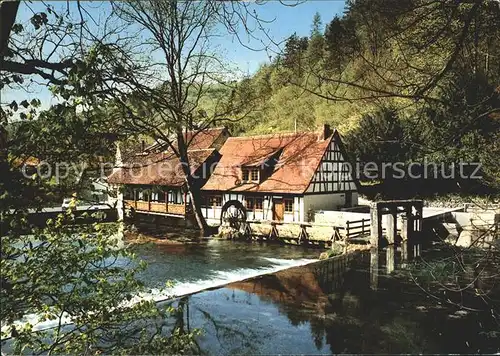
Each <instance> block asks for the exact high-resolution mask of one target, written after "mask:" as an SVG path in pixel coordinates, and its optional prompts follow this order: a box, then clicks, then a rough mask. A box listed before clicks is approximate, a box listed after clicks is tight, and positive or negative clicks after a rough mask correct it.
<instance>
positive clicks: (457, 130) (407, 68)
mask: <svg viewBox="0 0 500 356" xmlns="http://www.w3.org/2000/svg"><path fill="white" fill-rule="evenodd" d="M499 19H500V8H499V7H498V6H497V5H495V4H494V3H493V2H490V1H481V2H476V3H463V2H462V3H456V2H453V1H446V0H445V1H440V2H435V1H430V0H410V1H397V0H377V1H372V0H360V1H353V2H348V4H347V10H346V11H345V13H344V15H343V16H342V17H335V18H333V19H332V20H331V21H330V22H329V23H327V24H326V27H325V31H324V34H323V32H322V30H321V19H320V17H319V15H316V16H315V17H314V19H313V23H312V26H311V28H312V31H311V35H310V37H309V38H300V37H299V36H297V34H293V35H292V36H290V37H289V39H288V40H287V41H286V42H285V45H284V48H283V53H282V55H280V56H279V57H278V58H277V59H276V60H275V61H274V62H272V63H270V64H268V65H263V66H262V67H261V68H260V69H259V70H258V71H257V73H255V75H254V76H253V77H251V78H247V79H245V86H246V89H247V91H248V92H250V93H252V95H254V96H255V97H257V98H259V101H258V103H257V106H256V107H255V112H254V113H253V114H252V115H251V116H250V117H248V118H246V119H243V120H242V121H240V122H238V123H236V124H235V125H234V128H233V132H234V133H235V134H238V133H240V132H244V133H247V134H259V133H269V132H279V131H288V132H290V131H293V130H294V129H297V130H313V129H315V128H316V127H317V125H318V124H321V123H329V124H331V125H332V126H334V127H336V128H337V129H338V130H339V131H340V132H341V133H342V134H343V136H344V137H345V138H346V140H347V141H348V143H349V149H350V151H352V152H353V153H354V154H353V156H358V157H360V158H362V159H363V160H374V161H376V162H396V161H398V162H401V161H402V162H408V163H409V162H422V161H423V160H424V159H427V160H431V161H434V162H443V163H447V164H450V163H459V162H460V161H461V160H462V161H469V162H478V163H480V164H481V165H482V174H483V179H482V180H481V181H476V182H473V184H474V185H477V186H478V187H481V186H483V187H487V188H488V189H498V188H499V187H500V175H499V171H498V164H497V163H496V161H497V157H498V154H499V144H498V142H499V141H500V140H499V136H498V132H499V126H498V125H499V117H500V111H499V110H500V104H499V102H500V98H499V91H498V88H497V87H498V83H499V82H500V75H499V73H500V67H499V63H500V62H499V61H498V60H497V58H499V57H498V56H499V55H500V52H499V48H498V46H496V47H495V46H493V43H495V42H497V41H498V38H500V37H499V36H500V30H499V29H500V22H499ZM388 111H390V113H389V112H388ZM478 183H479V184H478ZM450 184H451V185H454V183H450V182H449V183H448V186H450ZM461 187H464V186H463V185H461ZM435 188H436V190H435V192H439V191H443V190H441V187H438V186H436V187H435ZM417 190H418V189H417Z"/></svg>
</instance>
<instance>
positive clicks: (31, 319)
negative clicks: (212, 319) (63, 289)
mask: <svg viewBox="0 0 500 356" xmlns="http://www.w3.org/2000/svg"><path fill="white" fill-rule="evenodd" d="M261 258H262V259H264V260H266V261H267V262H270V263H272V266H267V267H257V268H239V269H233V270H229V271H216V272H215V273H214V274H213V275H212V276H210V277H209V278H207V279H199V280H195V281H175V280H174V284H173V286H172V287H170V288H164V289H157V288H154V289H152V290H151V291H150V292H149V293H141V294H139V295H136V296H135V297H133V298H132V299H131V300H130V301H127V302H125V303H124V304H125V305H130V306H131V305H133V304H135V303H139V302H141V301H149V300H154V301H155V302H162V301H166V300H169V299H173V298H177V297H182V296H185V295H188V294H193V293H198V292H201V291H203V290H206V289H212V288H219V287H223V286H224V285H226V284H229V283H234V282H240V281H243V280H246V279H249V278H254V277H258V276H261V275H264V274H269V273H275V272H278V271H282V270H285V269H287V268H291V267H298V266H304V265H307V264H309V263H312V262H316V261H317V260H315V259H306V258H301V259H295V260H286V259H280V258H271V257H261ZM40 319H41V318H40V316H39V315H37V314H27V315H25V316H24V317H23V318H22V319H21V320H17V321H16V322H15V323H14V324H15V325H16V328H17V327H22V326H23V325H26V324H27V323H30V324H31V325H32V326H33V328H32V330H33V331H41V330H47V329H51V328H55V327H57V326H58V325H59V322H61V325H69V324H71V317H70V315H63V317H62V318H61V320H59V319H53V320H45V321H41V320H40ZM8 327H9V326H8V325H2V331H4V330H7V328H8Z"/></svg>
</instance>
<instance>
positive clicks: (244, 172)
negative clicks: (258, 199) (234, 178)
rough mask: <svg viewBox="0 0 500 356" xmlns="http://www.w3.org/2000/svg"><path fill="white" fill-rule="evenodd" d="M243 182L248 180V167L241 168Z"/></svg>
mask: <svg viewBox="0 0 500 356" xmlns="http://www.w3.org/2000/svg"><path fill="white" fill-rule="evenodd" d="M242 173H243V177H242V180H243V182H248V181H249V180H250V170H249V169H248V168H242Z"/></svg>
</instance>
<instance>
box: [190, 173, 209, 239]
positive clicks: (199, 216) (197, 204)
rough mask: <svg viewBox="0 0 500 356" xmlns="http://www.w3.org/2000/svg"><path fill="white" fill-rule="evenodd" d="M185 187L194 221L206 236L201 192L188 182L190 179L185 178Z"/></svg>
mask: <svg viewBox="0 0 500 356" xmlns="http://www.w3.org/2000/svg"><path fill="white" fill-rule="evenodd" d="M186 181H188V182H187V184H186V186H187V189H188V193H189V197H190V200H191V206H192V208H193V213H194V217H195V218H196V223H197V224H198V228H199V229H200V230H201V233H202V234H203V236H206V234H207V233H208V225H207V221H206V220H205V217H204V216H203V213H202V212H201V193H200V190H199V189H198V188H194V187H193V184H192V183H191V182H190V179H189V178H188V179H186Z"/></svg>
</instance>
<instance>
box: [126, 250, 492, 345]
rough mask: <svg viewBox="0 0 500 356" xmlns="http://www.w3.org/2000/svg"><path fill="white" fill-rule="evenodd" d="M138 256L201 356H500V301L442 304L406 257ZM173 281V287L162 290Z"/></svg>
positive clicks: (156, 293)
mask: <svg viewBox="0 0 500 356" xmlns="http://www.w3.org/2000/svg"><path fill="white" fill-rule="evenodd" d="M417 250H418V249H417ZM134 251H135V252H136V254H137V256H138V257H139V258H140V259H142V260H145V261H146V262H147V263H148V268H147V269H146V271H144V272H143V273H142V274H141V275H140V278H142V279H143V280H144V282H145V283H146V284H147V286H148V287H150V288H151V289H152V292H151V294H152V297H153V298H154V299H155V300H157V301H164V302H163V303H167V304H169V303H173V304H174V305H176V306H180V307H181V310H182V312H181V313H178V314H177V315H175V316H172V320H171V322H172V327H173V326H174V325H175V326H176V327H180V328H181V329H182V331H185V332H189V331H190V330H193V329H200V330H202V335H201V336H200V337H198V338H197V340H196V341H197V345H198V349H197V350H194V351H195V352H201V353H203V354H209V355H230V354H235V353H237V354H277V353H282V354H292V353H293V354H297V353H303V354H331V353H379V354H380V353H479V352H482V353H495V352H499V351H500V342H499V340H500V333H499V332H497V331H498V330H500V327H499V324H498V322H497V321H496V319H495V317H496V315H497V314H496V313H497V311H498V308H497V307H498V299H496V300H495V299H493V300H492V301H491V302H490V304H489V305H488V304H486V305H483V304H481V303H479V304H478V303H476V302H477V301H476V300H475V299H471V300H469V298H470V297H471V296H470V295H468V294H467V295H466V294H463V293H461V294H460V295H458V298H462V304H460V305H458V304H457V299H456V298H455V299H453V298H451V299H453V302H454V304H453V303H448V302H447V300H449V301H450V302H451V300H450V297H449V295H450V293H448V294H444V295H438V296H437V295H435V294H433V293H431V292H430V291H429V290H428V289H426V288H423V287H422V286H421V285H419V284H418V283H415V281H414V280H412V279H411V278H410V274H409V273H410V272H409V271H411V269H410V268H409V266H411V263H410V264H408V263H407V262H406V261H403V260H402V258H403V257H404V259H406V257H408V256H406V255H405V256H402V252H401V251H400V250H394V249H386V250H385V251H382V252H381V253H380V252H377V251H375V252H373V251H372V252H371V253H370V252H363V253H358V254H357V255H356V256H357V257H356V258H354V260H352V261H350V262H349V263H348V264H347V263H337V262H332V261H333V260H328V261H317V257H318V255H319V253H320V251H319V250H314V249H306V248H302V247H297V246H281V245H273V244H257V243H244V242H241V243H238V242H230V241H217V240H213V241H208V242H203V243H196V244H165V245H163V244H158V245H155V244H147V245H138V246H135V247H134ZM405 251H407V250H405ZM412 251H413V252H415V250H412ZM422 253H423V254H425V253H426V251H425V250H424V251H423V252H422ZM434 254H436V253H435V252H434ZM438 255H439V253H438ZM429 256H430V257H429V258H430V259H431V260H437V259H438V258H439V256H433V255H432V253H430V254H429ZM392 257H395V258H394V259H393V258H392ZM331 263H337V264H335V265H331ZM494 269H495V271H496V272H495V274H494V275H493V276H495V275H496V273H497V272H498V266H497V265H496V266H494ZM419 278H420V277H419ZM496 280H498V278H497V279H496ZM167 281H170V282H172V283H173V286H172V287H168V288H164V287H165V284H166V282H167ZM496 288H497V289H498V287H496ZM445 292H446V290H445ZM172 295H175V296H178V298H177V299H175V300H174V301H172V300H168V301H165V300H166V299H167V298H168V297H171V296H172ZM496 295H497V296H498V295H499V294H498V293H497V294H496ZM455 297H457V296H455ZM464 298H465V299H466V300H465V301H464ZM476 299H477V298H476ZM469 302H471V303H470V304H469ZM495 303H496V304H495ZM464 305H466V306H467V305H473V306H474V309H477V310H475V311H472V309H467V308H464V307H463V306H464ZM490 306H493V307H495V308H497V309H495V310H493V309H494V308H493V307H492V308H491V311H490V308H489V307H490Z"/></svg>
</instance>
